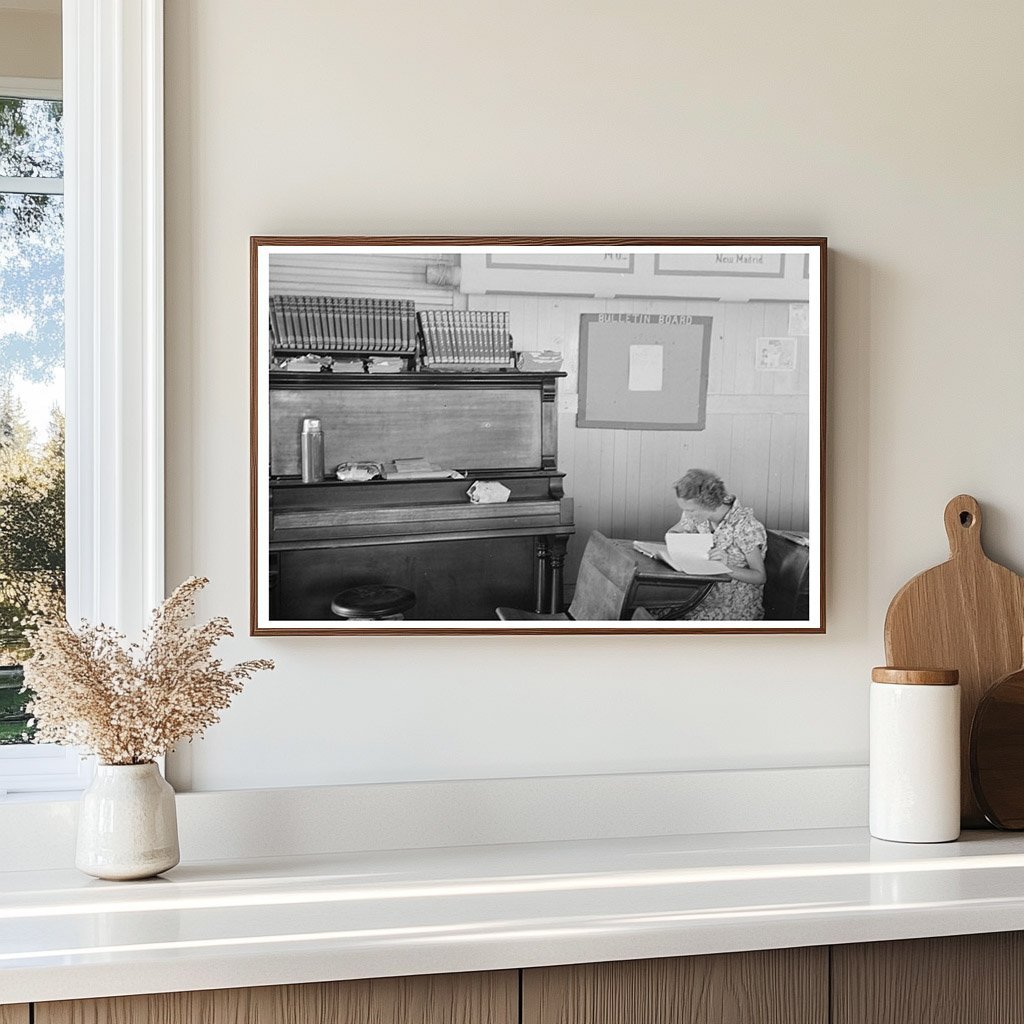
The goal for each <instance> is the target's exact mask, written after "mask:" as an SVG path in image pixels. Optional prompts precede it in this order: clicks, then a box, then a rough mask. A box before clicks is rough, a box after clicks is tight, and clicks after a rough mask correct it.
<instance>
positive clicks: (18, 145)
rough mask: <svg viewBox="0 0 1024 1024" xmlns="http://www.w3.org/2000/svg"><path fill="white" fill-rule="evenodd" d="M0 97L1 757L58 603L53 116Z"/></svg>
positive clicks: (59, 362)
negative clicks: (46, 608) (35, 619)
mask: <svg viewBox="0 0 1024 1024" xmlns="http://www.w3.org/2000/svg"><path fill="white" fill-rule="evenodd" d="M7 91H8V90H5V89H4V87H3V83H0V744H2V745H8V744H11V743H20V742H23V741H24V740H26V739H28V738H30V735H31V724H30V722H29V720H28V716H27V715H26V714H25V710H24V703H25V700H26V699H27V697H26V695H24V694H22V693H21V681H22V680H21V669H20V667H18V663H19V662H20V661H21V660H22V659H23V658H24V657H26V656H27V655H28V654H29V653H30V640H29V637H28V636H27V635H26V632H25V620H26V617H27V616H28V615H29V614H30V613H31V611H32V610H33V609H34V608H37V607H40V606H41V605H43V604H48V605H52V604H56V605H58V606H60V605H61V604H62V603H63V600H64V195H63V192H64V179H63V174H64V160H63V152H64V140H63V104H62V102H61V101H60V100H59V99H51V98H40V97H28V96H25V95H21V96H12V95H4V93H5V92H7ZM21 91H22V92H24V91H25V90H21Z"/></svg>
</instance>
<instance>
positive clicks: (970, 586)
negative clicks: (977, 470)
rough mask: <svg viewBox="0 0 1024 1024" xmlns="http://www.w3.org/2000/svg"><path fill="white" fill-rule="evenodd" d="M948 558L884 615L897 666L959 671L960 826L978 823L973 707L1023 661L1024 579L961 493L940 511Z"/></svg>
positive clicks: (888, 652) (889, 653)
mask: <svg viewBox="0 0 1024 1024" xmlns="http://www.w3.org/2000/svg"><path fill="white" fill-rule="evenodd" d="M944 518H945V523H946V536H947V537H948V538H949V561H948V562H943V563H942V565H936V566H935V567H934V568H931V569H926V570H925V571H924V572H922V573H920V574H919V575H917V576H915V577H914V578H913V579H912V580H910V582H909V583H907V584H905V585H904V586H903V587H902V589H901V590H900V591H899V592H898V593H897V594H896V596H895V597H894V598H893V599H892V602H891V603H890V605H889V611H888V612H887V613H886V616H885V656H886V659H887V662H888V664H889V665H891V666H892V667H894V668H926V667H941V668H955V669H959V671H960V688H961V700H962V703H961V711H960V756H961V778H960V811H961V817H962V822H963V826H964V828H983V827H985V825H986V821H985V816H984V814H982V812H981V808H980V807H979V806H978V804H977V802H976V801H975V799H974V793H973V791H972V788H971V774H970V761H969V759H970V735H971V723H972V721H973V720H974V712H975V709H976V708H977V706H978V703H979V702H980V701H981V698H982V697H983V696H984V695H985V693H986V692H987V691H988V689H989V687H990V686H992V684H993V683H995V682H997V681H998V680H1000V679H1001V678H1002V677H1003V676H1005V675H1007V674H1008V673H1010V672H1012V671H1014V670H1015V669H1017V668H1019V667H1020V651H1021V637H1022V635H1024V579H1022V578H1021V577H1020V576H1018V575H1017V574H1016V573H1015V572H1012V571H1011V570H1009V569H1007V568H1006V567H1005V566H1002V565H998V564H997V563H996V562H993V561H992V559H990V558H989V557H988V556H987V555H986V554H985V552H984V549H983V548H982V546H981V518H982V517H981V507H980V506H979V505H978V502H977V501H975V499H974V498H972V497H971V496H970V495H969V494H960V495H958V496H957V497H955V498H954V499H953V500H952V501H951V502H950V503H949V504H948V505H947V506H946V511H945V517H944Z"/></svg>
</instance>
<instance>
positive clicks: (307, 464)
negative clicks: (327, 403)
mask: <svg viewBox="0 0 1024 1024" xmlns="http://www.w3.org/2000/svg"><path fill="white" fill-rule="evenodd" d="M323 478H324V432H323V431H322V430H321V429H320V420H319V419H305V420H303V421H302V482H303V483H304V484H318V483H320V482H321V481H322V480H323Z"/></svg>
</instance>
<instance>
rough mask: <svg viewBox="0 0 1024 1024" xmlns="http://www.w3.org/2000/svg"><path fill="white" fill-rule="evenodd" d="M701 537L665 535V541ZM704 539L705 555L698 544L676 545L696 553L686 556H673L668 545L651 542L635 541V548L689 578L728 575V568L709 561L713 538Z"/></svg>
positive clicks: (686, 534) (683, 534) (691, 534)
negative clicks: (688, 548) (672, 538)
mask: <svg viewBox="0 0 1024 1024" xmlns="http://www.w3.org/2000/svg"><path fill="white" fill-rule="evenodd" d="M701 536H702V535H701V534H695V533H681V534H672V533H669V534H666V535H665V539H666V541H667V540H668V539H669V538H670V537H692V538H698V537H701ZM703 537H704V539H705V540H706V541H707V543H706V544H704V545H703V553H701V545H699V544H697V543H684V544H682V545H675V546H676V547H687V546H689V547H690V549H691V550H692V551H695V552H696V553H684V554H673V553H671V552H670V551H669V547H668V545H667V544H657V543H651V542H649V541H641V540H635V541H633V547H634V548H635V549H636V550H637V551H640V552H642V553H643V554H645V555H648V556H649V557H651V558H656V559H657V560H658V561H659V562H664V563H665V565H667V566H668V567H669V568H670V569H675V571H676V572H681V573H685V574H686V575H687V576H721V575H723V574H724V573H727V572H728V571H729V569H728V566H725V565H723V564H722V563H721V562H712V561H709V560H708V556H707V552H708V550H710V547H711V537H710V535H708V534H703Z"/></svg>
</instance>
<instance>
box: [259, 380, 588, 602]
mask: <svg viewBox="0 0 1024 1024" xmlns="http://www.w3.org/2000/svg"><path fill="white" fill-rule="evenodd" d="M564 376H565V375H564V374H563V373H555V372H547V373H521V372H516V371H494V372H484V373H467V372H408V373H394V374H344V373H305V372H292V371H272V372H271V374H270V587H271V590H270V613H271V618H273V619H275V620H317V621H323V620H331V619H333V616H332V614H331V610H330V606H331V598H332V597H333V596H334V595H335V594H337V593H338V592H339V591H341V590H344V589H347V588H348V587H350V586H357V585H361V584H367V583H386V584H394V585H398V586H402V587H406V588H408V589H410V590H412V591H413V592H414V593H415V594H416V604H415V606H414V607H413V608H412V609H411V610H410V611H409V612H407V613H406V618H409V619H420V620H425V619H430V620H472V619H490V618H493V617H494V609H495V608H496V607H498V606H499V605H506V606H512V607H520V608H534V609H536V610H537V611H560V610H561V609H562V605H563V595H562V567H563V563H564V558H565V545H566V542H567V540H568V538H569V536H570V535H571V534H572V533H573V529H574V527H573V509H572V499H571V498H567V497H566V496H565V495H564V492H563V479H564V475H565V474H564V473H561V472H559V470H558V444H557V422H558V416H557V406H556V396H557V386H558V378H560V377H564ZM307 417H318V418H319V419H320V421H321V424H322V427H323V430H324V448H325V463H326V470H327V474H328V475H327V479H325V480H324V481H322V482H317V483H309V484H307V483H303V482H302V477H301V456H300V431H301V428H302V421H303V419H305V418H307ZM406 458H425V459H427V460H429V461H430V462H431V463H434V464H436V465H439V466H442V467H444V468H446V469H454V470H458V471H460V472H461V473H463V474H464V476H465V479H458V480H370V481H366V482H359V483H356V482H342V481H339V480H337V479H334V478H333V473H334V470H335V468H336V466H337V465H338V464H339V463H343V462H389V461H393V460H394V459H406ZM476 480H496V481H498V482H500V483H502V484H503V485H504V486H505V487H507V488H508V489H509V491H511V495H510V497H509V500H508V501H507V502H506V503H503V504H481V505H478V504H473V503H471V502H470V500H469V497H468V495H467V491H468V490H469V488H470V486H471V485H472V484H473V482H474V481H476Z"/></svg>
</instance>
